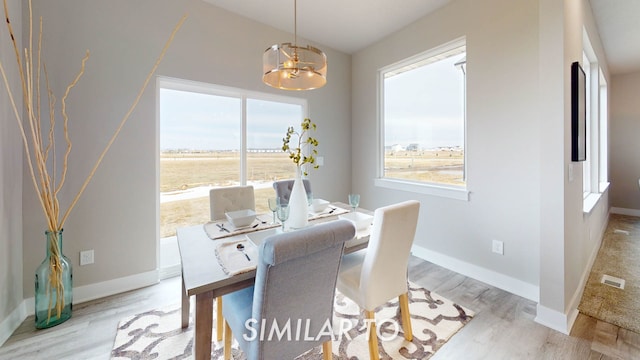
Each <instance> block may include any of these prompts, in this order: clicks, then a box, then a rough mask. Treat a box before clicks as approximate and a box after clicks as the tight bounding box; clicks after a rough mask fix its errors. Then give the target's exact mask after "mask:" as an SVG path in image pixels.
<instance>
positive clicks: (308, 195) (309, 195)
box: [307, 191, 313, 206]
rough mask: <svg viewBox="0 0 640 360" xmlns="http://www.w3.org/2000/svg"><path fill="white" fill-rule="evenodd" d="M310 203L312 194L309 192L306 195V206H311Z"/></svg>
mask: <svg viewBox="0 0 640 360" xmlns="http://www.w3.org/2000/svg"><path fill="white" fill-rule="evenodd" d="M311 203H313V193H312V192H311V191H309V192H308V193H307V205H309V206H311Z"/></svg>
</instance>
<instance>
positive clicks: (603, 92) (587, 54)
mask: <svg viewBox="0 0 640 360" xmlns="http://www.w3.org/2000/svg"><path fill="white" fill-rule="evenodd" d="M582 51H583V68H585V73H586V75H587V104H588V107H587V129H588V137H587V160H586V161H585V162H584V163H583V164H582V166H583V181H582V189H583V202H582V211H583V213H585V214H588V213H590V212H591V211H592V210H593V209H594V207H595V206H596V204H597V203H598V201H599V200H600V198H601V197H602V194H603V193H604V192H605V191H607V189H608V188H609V182H608V156H609V155H608V139H607V136H608V135H607V134H608V122H609V120H608V106H609V104H608V94H607V91H608V90H607V89H608V88H607V82H606V79H605V77H604V72H603V71H602V69H601V68H600V65H599V63H598V58H597V56H596V54H595V51H594V50H593V47H592V46H591V42H590V40H589V36H588V34H587V32H586V30H584V29H583V50H582ZM587 69H588V71H587Z"/></svg>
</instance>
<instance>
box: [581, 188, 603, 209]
mask: <svg viewBox="0 0 640 360" xmlns="http://www.w3.org/2000/svg"><path fill="white" fill-rule="evenodd" d="M601 196H602V194H596V193H591V194H589V195H587V196H586V197H585V198H584V200H583V201H582V212H583V213H585V214H589V213H591V210H593V208H594V207H596V204H597V203H598V200H600V197H601Z"/></svg>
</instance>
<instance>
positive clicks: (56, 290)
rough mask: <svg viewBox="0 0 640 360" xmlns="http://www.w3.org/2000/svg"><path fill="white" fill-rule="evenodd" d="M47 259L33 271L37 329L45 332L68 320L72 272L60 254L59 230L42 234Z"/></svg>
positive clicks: (60, 238) (71, 292)
mask: <svg viewBox="0 0 640 360" xmlns="http://www.w3.org/2000/svg"><path fill="white" fill-rule="evenodd" d="M45 235H46V236H47V255H46V257H45V259H44V261H43V262H42V263H41V264H40V266H38V268H37V269H36V276H35V282H36V283H35V285H36V289H35V290H36V292H35V305H36V328H37V329H45V328H49V327H52V326H56V325H58V324H61V323H63V322H65V321H67V320H69V318H71V310H72V308H73V269H72V267H71V262H70V261H69V259H67V257H66V256H64V255H63V254H62V230H60V231H57V232H52V231H45Z"/></svg>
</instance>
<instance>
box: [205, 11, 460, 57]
mask: <svg viewBox="0 0 640 360" xmlns="http://www.w3.org/2000/svg"><path fill="white" fill-rule="evenodd" d="M204 1H205V2H208V3H211V4H213V5H215V6H218V7H221V8H223V9H226V10H229V11H231V12H234V13H237V14H240V15H242V16H245V17H248V18H250V19H254V20H256V21H258V22H261V23H263V24H267V25H270V26H273V27H274V28H276V29H280V30H283V31H287V32H290V33H293V0H204ZM450 1H452V0H400V1H399V0H347V1H344V0H319V1H311V0H300V1H298V36H299V37H303V38H306V39H309V40H313V41H315V42H318V43H320V44H324V45H327V46H330V47H332V48H334V49H336V50H340V51H342V52H345V53H348V54H352V53H354V52H356V51H358V50H360V49H363V48H365V47H367V46H368V45H371V44H373V43H375V42H376V41H378V40H380V39H382V38H384V37H385V36H387V35H389V34H391V33H393V32H395V31H397V30H400V29H402V28H403V27H405V26H407V25H408V24H410V23H412V22H414V21H416V20H418V19H420V18H421V17H423V16H425V15H426V14H429V13H430V12H433V11H434V10H436V9H438V8H440V7H442V6H443V5H445V4H447V3H449V2H450ZM290 40H291V41H293V39H273V41H274V43H281V42H289V41H290Z"/></svg>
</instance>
